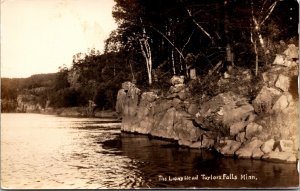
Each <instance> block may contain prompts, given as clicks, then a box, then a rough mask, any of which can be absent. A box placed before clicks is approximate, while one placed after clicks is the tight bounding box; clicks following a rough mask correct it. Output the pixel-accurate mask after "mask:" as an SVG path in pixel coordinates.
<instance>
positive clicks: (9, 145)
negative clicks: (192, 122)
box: [1, 114, 298, 189]
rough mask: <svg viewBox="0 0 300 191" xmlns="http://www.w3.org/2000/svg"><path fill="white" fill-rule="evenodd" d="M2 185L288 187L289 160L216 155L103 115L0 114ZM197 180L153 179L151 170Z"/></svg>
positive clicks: (291, 178) (293, 174)
mask: <svg viewBox="0 0 300 191" xmlns="http://www.w3.org/2000/svg"><path fill="white" fill-rule="evenodd" d="M1 167H2V168H1V178H2V179H1V181H2V182H1V185H2V187H4V188H23V189H30V188H74V189H76V188H93V189H95V188H158V187H164V188H165V187H169V188H183V187H185V188H187V187H255V188H257V187H286V186H289V187H294V186H297V185H298V177H297V175H298V174H297V171H296V166H295V165H293V164H280V163H266V162H262V161H255V160H253V161H252V160H234V159H229V158H220V157H216V155H215V154H214V153H212V152H208V151H200V150H190V149H187V148H178V147H177V145H175V144H174V143H170V142H166V141H162V140H156V139H151V140H149V139H148V137H147V136H141V135H131V134H126V133H125V134H124V133H120V124H119V123H117V122H116V121H113V120H107V119H87V118H63V117H55V116H47V115H38V114H1ZM224 173H226V174H230V173H233V174H237V175H240V174H249V175H255V176H257V179H258V180H256V181H252V180H251V181H249V180H248V181H237V180H218V181H214V180H213V181H206V180H202V179H201V175H202V174H205V175H222V174H224ZM196 175H198V180H197V181H196V180H186V181H161V180H159V176H163V177H168V176H170V177H176V176H196Z"/></svg>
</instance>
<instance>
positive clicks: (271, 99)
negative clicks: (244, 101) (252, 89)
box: [252, 86, 281, 113]
mask: <svg viewBox="0 0 300 191" xmlns="http://www.w3.org/2000/svg"><path fill="white" fill-rule="evenodd" d="M280 95H281V92H280V91H279V90H277V89H275V88H269V87H267V86H264V87H263V88H262V89H261V90H260V92H259V93H258V95H257V96H256V98H255V99H254V100H253V102H252V105H253V107H254V109H255V112H257V113H270V112H271V109H272V107H273V105H274V103H275V101H276V100H277V99H278V98H279V97H280Z"/></svg>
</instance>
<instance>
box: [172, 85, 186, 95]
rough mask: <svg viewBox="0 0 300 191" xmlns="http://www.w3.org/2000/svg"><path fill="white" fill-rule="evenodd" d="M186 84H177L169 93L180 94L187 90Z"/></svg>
mask: <svg viewBox="0 0 300 191" xmlns="http://www.w3.org/2000/svg"><path fill="white" fill-rule="evenodd" d="M185 87H186V86H185V84H175V85H173V86H171V87H170V90H169V92H170V93H178V92H181V91H183V90H184V89H185Z"/></svg>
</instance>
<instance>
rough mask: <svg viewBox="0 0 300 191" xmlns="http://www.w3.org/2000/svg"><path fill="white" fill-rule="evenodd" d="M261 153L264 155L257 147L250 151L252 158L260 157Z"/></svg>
mask: <svg viewBox="0 0 300 191" xmlns="http://www.w3.org/2000/svg"><path fill="white" fill-rule="evenodd" d="M263 155H264V152H262V150H261V149H260V148H259V147H257V148H255V149H254V150H253V152H252V158H253V159H261V157H262V156H263Z"/></svg>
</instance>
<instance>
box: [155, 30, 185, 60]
mask: <svg viewBox="0 0 300 191" xmlns="http://www.w3.org/2000/svg"><path fill="white" fill-rule="evenodd" d="M151 28H153V29H154V30H155V31H156V32H158V33H159V34H160V35H162V36H163V37H164V38H165V39H166V40H167V41H168V42H169V43H170V44H171V45H172V46H173V47H174V48H175V50H176V51H177V52H178V53H179V55H180V56H181V57H182V58H183V59H184V56H183V54H182V52H181V51H180V50H179V49H178V48H177V47H176V46H175V45H174V43H172V42H171V40H170V39H169V38H168V37H167V36H166V35H165V34H164V33H162V32H160V31H159V30H158V29H156V28H155V27H153V26H151Z"/></svg>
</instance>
